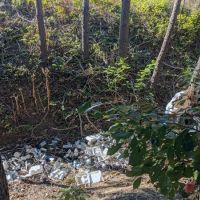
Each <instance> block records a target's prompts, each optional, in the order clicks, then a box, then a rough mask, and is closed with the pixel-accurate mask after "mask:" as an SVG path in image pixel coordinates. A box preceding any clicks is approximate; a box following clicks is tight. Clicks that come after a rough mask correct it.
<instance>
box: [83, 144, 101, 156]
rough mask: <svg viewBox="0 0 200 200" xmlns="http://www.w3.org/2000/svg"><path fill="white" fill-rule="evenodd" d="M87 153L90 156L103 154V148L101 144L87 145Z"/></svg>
mask: <svg viewBox="0 0 200 200" xmlns="http://www.w3.org/2000/svg"><path fill="white" fill-rule="evenodd" d="M85 153H86V154H87V155H89V156H103V152H102V149H101V148H100V147H99V146H95V147H87V148H86V150H85Z"/></svg>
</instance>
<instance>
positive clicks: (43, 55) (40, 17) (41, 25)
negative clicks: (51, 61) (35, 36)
mask: <svg viewBox="0 0 200 200" xmlns="http://www.w3.org/2000/svg"><path fill="white" fill-rule="evenodd" d="M36 11H37V23H38V31H39V37H40V57H41V67H44V68H45V67H47V64H48V63H47V62H48V54H47V43H46V32H45V26H44V16H43V8H42V0H36Z"/></svg>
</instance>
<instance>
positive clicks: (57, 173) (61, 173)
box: [49, 168, 69, 180]
mask: <svg viewBox="0 0 200 200" xmlns="http://www.w3.org/2000/svg"><path fill="white" fill-rule="evenodd" d="M68 173H69V170H68V169H66V168H64V169H56V170H54V171H52V172H51V173H50V175H49V178H51V179H58V180H63V179H64V178H65V176H67V174H68Z"/></svg>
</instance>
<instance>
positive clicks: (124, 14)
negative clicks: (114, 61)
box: [119, 0, 130, 57]
mask: <svg viewBox="0 0 200 200" xmlns="http://www.w3.org/2000/svg"><path fill="white" fill-rule="evenodd" d="M129 13H130V0H122V8H121V19H120V30H119V56H120V57H127V55H128V45H129V41H128V40H129V38H128V34H129Z"/></svg>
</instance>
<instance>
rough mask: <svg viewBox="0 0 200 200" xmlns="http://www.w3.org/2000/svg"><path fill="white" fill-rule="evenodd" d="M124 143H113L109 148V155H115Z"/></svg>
mask: <svg viewBox="0 0 200 200" xmlns="http://www.w3.org/2000/svg"><path fill="white" fill-rule="evenodd" d="M121 146H122V144H121V143H119V144H116V145H113V146H112V147H110V148H109V149H108V153H107V154H108V155H113V154H115V153H116V152H117V151H118V150H119V149H120V148H121Z"/></svg>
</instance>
